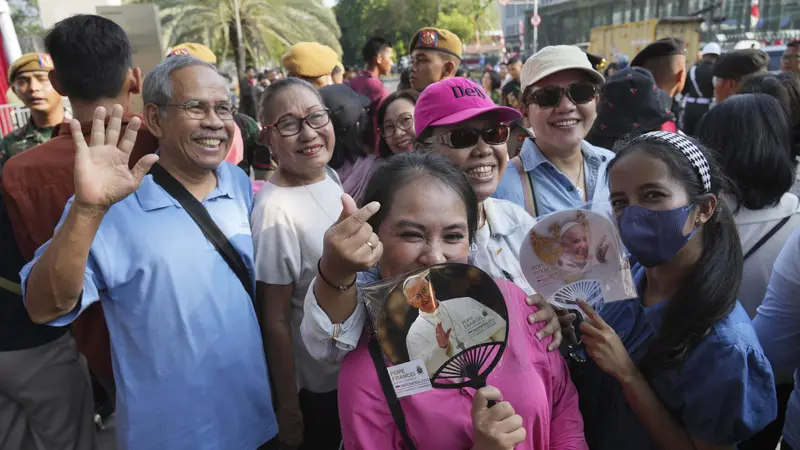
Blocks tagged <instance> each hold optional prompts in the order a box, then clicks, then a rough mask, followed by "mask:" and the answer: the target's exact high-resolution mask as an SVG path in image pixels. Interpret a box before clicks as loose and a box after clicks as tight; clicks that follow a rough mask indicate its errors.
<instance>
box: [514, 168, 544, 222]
mask: <svg viewBox="0 0 800 450" xmlns="http://www.w3.org/2000/svg"><path fill="white" fill-rule="evenodd" d="M511 164H513V165H514V167H516V168H517V173H518V174H519V180H520V183H522V194H523V196H524V197H525V211H528V214H530V215H531V216H533V217H538V216H539V211H538V209H539V208H538V205H537V204H536V190H535V189H534V187H533V178H532V176H531V174H529V173H528V172H525V167H523V165H522V160H521V159H520V157H519V156H515V157H513V158H511Z"/></svg>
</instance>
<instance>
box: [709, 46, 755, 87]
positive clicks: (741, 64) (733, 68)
mask: <svg viewBox="0 0 800 450" xmlns="http://www.w3.org/2000/svg"><path fill="white" fill-rule="evenodd" d="M767 66H769V56H768V55H767V54H766V53H764V52H762V51H761V50H757V49H754V48H748V49H744V50H734V51H732V52H730V53H726V54H725V55H723V56H722V58H720V60H719V61H718V62H717V64H716V65H715V66H714V76H715V77H717V78H724V79H728V80H736V79H739V78H744V77H745V76H747V75H750V74H752V73H756V72H763V71H766V70H767Z"/></svg>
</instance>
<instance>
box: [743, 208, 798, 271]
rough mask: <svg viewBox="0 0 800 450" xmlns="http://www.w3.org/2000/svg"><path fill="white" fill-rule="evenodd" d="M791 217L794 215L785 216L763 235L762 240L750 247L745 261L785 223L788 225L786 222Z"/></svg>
mask: <svg viewBox="0 0 800 450" xmlns="http://www.w3.org/2000/svg"><path fill="white" fill-rule="evenodd" d="M791 218H792V216H788V217H784V218H783V219H782V220H781V221H780V222H778V224H777V225H775V226H774V227H772V229H771V230H769V232H768V233H767V234H765V235H764V237H762V238H761V240H759V241H758V242H756V245H754V246H753V247H751V248H750V250H748V251H747V253H746V254H745V255H744V260H745V261H747V258H749V257H751V256H753V253H755V252H756V251H758V249H760V248H761V246H763V245H764V244H766V243H767V241H768V240H769V239H770V238H771V237H772V236H774V235H775V233H777V232H778V231H779V230H780V229H781V228H783V226H784V225H786V222H788V221H789V219H791Z"/></svg>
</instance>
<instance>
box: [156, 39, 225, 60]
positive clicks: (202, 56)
mask: <svg viewBox="0 0 800 450" xmlns="http://www.w3.org/2000/svg"><path fill="white" fill-rule="evenodd" d="M178 55H180V56H191V57H193V58H197V59H199V60H201V61H205V62H207V63H210V64H214V65H216V64H217V55H215V54H214V52H212V51H211V49H210V48H208V47H206V46H205V45H203V44H197V43H194V42H184V43H183V44H178V45H176V46H175V47H172V48H171V49H169V53H167V58H169V57H170V56H178Z"/></svg>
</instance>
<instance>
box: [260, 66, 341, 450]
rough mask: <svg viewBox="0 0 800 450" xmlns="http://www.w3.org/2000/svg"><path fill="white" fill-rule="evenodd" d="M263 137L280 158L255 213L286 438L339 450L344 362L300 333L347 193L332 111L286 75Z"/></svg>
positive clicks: (266, 104) (271, 100) (265, 113)
mask: <svg viewBox="0 0 800 450" xmlns="http://www.w3.org/2000/svg"><path fill="white" fill-rule="evenodd" d="M261 101H262V105H263V106H262V122H263V123H265V124H267V125H266V127H265V130H264V131H262V139H263V140H264V141H265V143H266V144H267V145H268V146H269V148H270V149H271V150H272V153H273V155H275V156H276V157H277V159H278V161H279V163H278V169H277V170H276V171H275V174H274V175H273V176H272V177H271V178H270V179H269V181H268V182H267V184H266V185H265V186H264V187H263V188H262V189H261V191H260V192H259V193H258V196H257V197H256V201H255V206H254V207H253V214H252V217H251V219H250V222H251V225H252V229H253V241H254V245H255V265H256V277H257V284H256V296H257V302H258V312H259V320H260V322H261V328H262V334H263V337H264V345H265V347H266V352H267V362H268V363H269V369H270V373H271V375H272V380H273V381H274V383H275V395H276V399H277V411H276V412H277V416H278V426H279V429H280V430H279V435H278V436H279V439H280V441H281V443H282V444H284V445H286V446H288V447H292V448H297V447H299V448H300V449H313V450H326V449H331V450H335V449H337V448H338V446H339V442H340V441H341V432H340V426H339V415H338V409H337V398H336V385H337V378H338V373H339V370H338V367H335V366H331V365H328V364H324V363H320V362H318V361H317V360H315V359H314V358H313V357H311V355H310V354H309V353H308V351H307V350H306V348H305V346H304V345H303V341H302V339H301V338H300V332H299V331H300V322H301V321H302V320H303V299H304V298H305V294H306V291H307V290H308V287H309V285H310V284H311V281H312V280H313V279H314V277H315V276H316V273H317V261H318V260H319V258H320V256H321V255H322V239H323V236H324V235H325V231H326V230H327V229H328V228H329V227H330V226H331V225H333V223H334V222H335V221H336V218H337V217H339V214H340V213H341V211H342V202H341V199H340V197H341V195H342V194H343V193H344V191H343V190H342V187H341V185H340V183H339V179H338V177H337V175H336V172H334V171H333V170H332V169H330V168H329V167H328V161H330V159H331V155H332V154H333V148H334V140H335V139H334V131H333V126H332V125H331V118H330V112H329V111H328V109H327V108H326V107H325V104H324V103H323V101H322V98H321V97H320V94H319V93H318V92H317V91H316V90H315V89H314V88H313V87H312V86H311V85H310V84H309V83H307V82H305V81H303V80H300V79H298V78H286V79H283V80H280V81H276V82H275V83H273V84H271V85H270V86H269V87H268V88H267V90H266V91H265V92H264V94H263V96H262V100H261Z"/></svg>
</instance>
